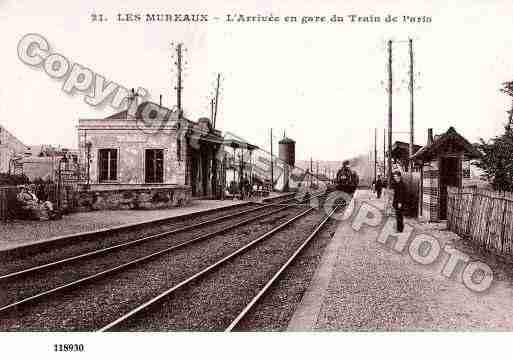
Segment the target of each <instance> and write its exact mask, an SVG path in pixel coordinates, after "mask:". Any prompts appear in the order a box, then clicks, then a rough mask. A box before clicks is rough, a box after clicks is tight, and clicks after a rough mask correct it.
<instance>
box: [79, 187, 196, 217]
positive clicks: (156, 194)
mask: <svg viewBox="0 0 513 359" xmlns="http://www.w3.org/2000/svg"><path fill="white" fill-rule="evenodd" d="M190 200H191V189H190V187H189V186H160V187H147V188H119V189H104V190H89V191H85V190H80V191H77V192H76V207H75V209H74V210H75V211H82V212H83V211H94V210H119V209H161V208H171V207H180V206H184V205H187V204H188V203H189V202H190Z"/></svg>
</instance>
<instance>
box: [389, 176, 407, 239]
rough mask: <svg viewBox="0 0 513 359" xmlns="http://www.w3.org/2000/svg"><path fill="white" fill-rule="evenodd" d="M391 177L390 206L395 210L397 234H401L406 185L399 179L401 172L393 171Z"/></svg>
mask: <svg viewBox="0 0 513 359" xmlns="http://www.w3.org/2000/svg"><path fill="white" fill-rule="evenodd" d="M393 177H394V179H393V184H392V186H393V189H394V200H393V201H392V206H393V207H394V209H395V216H396V220H397V227H396V228H397V232H402V231H403V229H404V218H403V212H404V205H405V203H406V185H405V184H404V182H403V180H402V178H401V172H399V171H395V172H394V173H393Z"/></svg>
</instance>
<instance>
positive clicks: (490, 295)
mask: <svg viewBox="0 0 513 359" xmlns="http://www.w3.org/2000/svg"><path fill="white" fill-rule="evenodd" d="M353 205H354V210H353V211H352V212H353V215H352V217H351V218H349V219H346V220H341V221H340V223H339V225H338V227H337V230H336V233H335V234H334V236H333V238H332V239H331V241H330V242H329V243H328V245H327V247H326V248H325V250H324V253H323V255H322V258H321V262H320V264H319V266H318V268H317V270H316V272H315V274H314V276H313V278H312V282H311V284H310V287H309V289H307V291H306V292H305V293H304V295H303V297H302V300H301V303H300V304H299V306H298V307H297V308H296V311H295V312H294V315H293V316H292V318H291V320H290V322H289V325H288V330H289V331H332V330H337V331H340V330H342V331H395V330H402V331H404V330H410V331H422V330H430V331H432V330H435V331H436V330H467V331H468V330H512V329H513V311H512V310H511V309H512V308H513V305H512V304H511V298H512V296H513V289H512V285H511V283H513V270H512V269H511V267H512V266H511V262H508V261H506V260H504V259H501V258H499V257H495V256H493V255H491V254H489V253H488V254H486V253H485V252H483V251H481V250H479V248H476V247H475V246H472V245H470V244H469V243H468V242H467V241H466V240H463V239H462V238H460V237H459V236H458V235H456V234H454V233H452V232H450V231H447V230H446V229H445V227H446V224H445V223H443V222H441V223H420V222H418V221H417V220H416V219H412V218H406V219H405V223H406V231H405V232H408V231H409V230H411V232H410V234H409V235H407V237H402V238H403V239H404V238H408V239H407V240H405V241H404V242H402V241H400V240H399V239H400V238H401V237H397V236H395V235H397V233H396V232H395V230H390V226H388V225H390V224H391V223H393V219H392V218H390V216H389V214H387V211H385V210H384V209H385V207H386V199H385V200H377V199H375V196H374V194H373V193H371V192H370V191H368V190H357V192H356V193H355V196H354V199H353ZM371 207H372V208H374V209H373V210H369V209H370V208H371ZM362 209H366V213H365V212H363V215H365V216H363V215H362V216H361V217H360V219H361V218H364V221H363V222H365V223H364V224H361V225H358V224H357V222H358V221H357V220H356V217H357V216H358V213H360V214H362V212H361V210H362ZM376 211H377V212H376ZM370 212H372V213H373V214H368V213H370ZM376 213H377V216H376V217H373V216H375V215H376ZM379 213H381V214H382V215H383V216H382V218H381V217H380V214H379ZM376 218H377V219H376ZM389 221H390V222H389ZM360 222H361V221H360ZM378 222H379V223H378ZM387 223H388V224H387ZM387 226H388V227H387ZM355 228H356V229H358V230H355ZM387 231H388V232H387ZM383 233H384V237H383ZM419 234H426V235H428V236H430V238H431V239H432V240H433V241H435V242H436V243H435V242H431V245H432V246H433V247H427V248H436V247H438V246H439V247H440V251H439V252H438V256H437V257H434V258H432V257H429V254H426V252H422V251H419V252H415V250H417V249H418V248H417V247H415V246H414V245H413V244H412V243H414V242H413V240H414V239H416V238H421V237H417V235H419ZM394 236H395V237H394ZM383 238H386V241H384V243H382V242H383ZM423 238H425V237H423ZM380 239H381V240H380ZM398 243H403V244H404V246H403V251H402V252H400V251H398V250H396V249H399V247H396V245H397V244H398ZM417 243H418V242H417ZM412 248H413V250H412ZM424 250H426V248H424ZM412 253H413V254H412ZM419 253H422V254H426V257H424V262H426V263H421V262H422V261H423V260H422V258H420V256H419ZM427 253H429V251H428V252H427ZM451 253H452V254H454V255H456V254H458V258H460V261H459V264H458V265H456V266H454V267H452V266H451V263H453V262H451V261H450V260H449V259H450V258H453V257H451ZM435 254H436V253H435ZM426 258H429V259H430V260H429V261H427V260H426ZM427 262H430V263H427ZM477 262H480V263H485V264H486V265H487V266H489V268H491V270H492V271H493V280H492V281H491V284H490V286H489V287H488V288H487V289H486V290H483V291H476V288H478V287H477V286H472V285H470V286H469V285H468V281H469V277H468V276H467V277H466V281H465V279H464V276H463V273H467V272H466V271H467V268H470V266H469V263H477ZM467 274H468V273H467ZM474 279H476V278H474ZM478 279H479V278H478ZM483 279H485V276H482V277H481V280H483ZM480 289H482V288H480Z"/></svg>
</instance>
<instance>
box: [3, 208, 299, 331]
mask: <svg viewBox="0 0 513 359" xmlns="http://www.w3.org/2000/svg"><path fill="white" fill-rule="evenodd" d="M285 202H287V200H282V201H280V203H278V204H286V203H285ZM293 207H294V205H285V206H278V207H277V206H276V203H274V204H269V205H263V206H259V207H257V208H251V209H248V210H244V211H241V212H239V213H235V214H228V215H224V216H221V217H216V218H213V219H211V220H208V221H203V222H199V223H195V224H193V225H189V226H184V227H181V228H177V229H174V230H171V231H167V232H165V233H159V234H155V235H150V236H145V237H142V238H137V239H135V240H132V241H129V242H125V243H121V244H116V245H114V246H110V247H106V248H102V249H99V250H94V251H90V252H86V253H82V254H79V255H75V256H71V257H67V258H63V259H59V260H57V261H53V262H49V263H45V264H42V265H38V266H33V267H30V268H25V269H22V270H18V271H15V272H11V273H7V274H4V275H2V276H0V287H1V288H2V293H3V294H2V295H0V303H2V304H0V305H3V306H2V307H1V308H0V327H3V325H2V322H3V323H4V324H5V321H3V320H2V315H5V314H6V313H9V312H11V313H12V312H13V311H15V312H17V313H18V311H20V307H24V306H27V305H28V306H30V305H31V304H34V305H36V304H37V302H39V301H44V300H47V299H48V298H50V297H51V296H55V294H57V293H67V292H69V291H70V290H71V289H77V288H79V287H81V286H85V285H87V284H91V283H94V282H95V281H98V280H101V279H102V278H105V277H109V276H112V275H115V274H116V273H119V272H122V271H124V270H128V269H129V268H133V267H137V266H139V265H141V264H143V263H145V262H148V261H151V260H155V259H156V258H158V257H159V256H164V255H166V254H169V253H171V252H173V251H179V250H182V249H185V248H186V247H187V246H191V245H193V244H195V243H199V242H201V241H203V240H205V239H208V238H213V237H215V236H219V235H221V234H223V233H226V232H228V231H230V230H234V229H236V228H238V227H241V226H244V225H248V224H250V223H251V222H253V221H257V220H261V219H264V218H269V217H272V216H273V215H276V214H279V212H282V211H286V210H287V209H290V208H293ZM295 210H296V211H297V209H295ZM244 216H246V217H247V218H242V217H244ZM282 217H283V216H282ZM235 218H239V219H241V220H239V221H237V222H236V223H234V224H233V223H232V224H228V225H225V224H223V221H229V220H233V219H235ZM279 218H281V217H279ZM212 225H216V226H217V227H216V228H211V227H208V226H212ZM207 227H208V230H207V233H195V232H194V230H195V229H201V228H207ZM203 230H205V229H203ZM179 233H188V234H189V238H185V239H184V238H182V241H181V242H179V243H173V244H172V245H170V246H167V247H165V248H159V249H158V250H157V251H155V248H154V246H151V248H149V249H148V253H147V254H145V255H142V256H141V255H139V256H137V257H136V258H131V259H130V260H129V261H126V257H123V256H122V258H118V260H119V263H120V264H119V265H115V266H112V265H111V266H110V267H108V268H106V269H105V268H103V269H102V270H100V271H98V270H96V271H95V270H93V272H94V273H92V274H89V275H84V272H83V271H82V272H81V271H80V270H78V271H77V263H80V262H82V269H83V268H87V267H88V266H89V264H88V262H87V260H92V259H95V260H97V258H98V257H101V256H103V257H104V262H105V263H104V264H112V262H113V256H112V254H113V253H115V252H120V251H122V253H125V252H126V250H127V248H132V247H137V246H140V245H142V244H147V243H152V245H154V244H155V243H156V241H158V240H161V239H163V238H166V237H169V236H172V235H175V236H176V235H177V234H179ZM107 254H109V256H108V257H107V256H106V255H107ZM125 254H126V253H125ZM114 262H115V260H114ZM66 266H68V267H67V268H65V269H67V271H65V270H64V271H63V267H66ZM93 267H94V268H97V266H93ZM63 273H64V275H63ZM74 277H79V278H74ZM27 278H29V281H28V282H29V283H27ZM48 278H65V279H66V280H65V281H64V283H58V284H57V285H56V283H55V281H54V282H53V287H52V284H51V283H50V285H49V286H50V287H51V288H44V290H39V289H41V287H38V286H37V285H36V286H34V285H33V284H34V283H38V282H39V283H41V282H43V281H44V282H45V283H46V282H47V281H46V280H47V279H48ZM69 278H72V280H69ZM43 279H45V280H43ZM50 282H52V280H50ZM27 284H29V285H28V287H29V288H30V291H28V292H27V290H26V287H27ZM23 287H25V289H24V288H23ZM6 293H11V296H9V295H6ZM12 293H14V295H13V294H12ZM20 293H29V295H27V296H25V297H23V298H22V299H17V300H15V301H13V302H10V300H11V299H12V298H13V296H19V294H20ZM7 302H9V303H7ZM8 317H9V316H8ZM8 322H11V323H12V316H11V320H10V321H9V320H8ZM8 327H9V326H8ZM6 329H8V328H6Z"/></svg>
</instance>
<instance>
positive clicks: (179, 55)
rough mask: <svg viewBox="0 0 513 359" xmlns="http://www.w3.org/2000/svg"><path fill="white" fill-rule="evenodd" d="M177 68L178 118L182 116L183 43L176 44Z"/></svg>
mask: <svg viewBox="0 0 513 359" xmlns="http://www.w3.org/2000/svg"><path fill="white" fill-rule="evenodd" d="M176 56H177V58H176V62H175V64H176V68H177V76H178V78H177V84H176V87H175V89H176V107H177V108H178V118H182V89H183V87H182V44H181V43H179V44H178V45H176Z"/></svg>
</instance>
